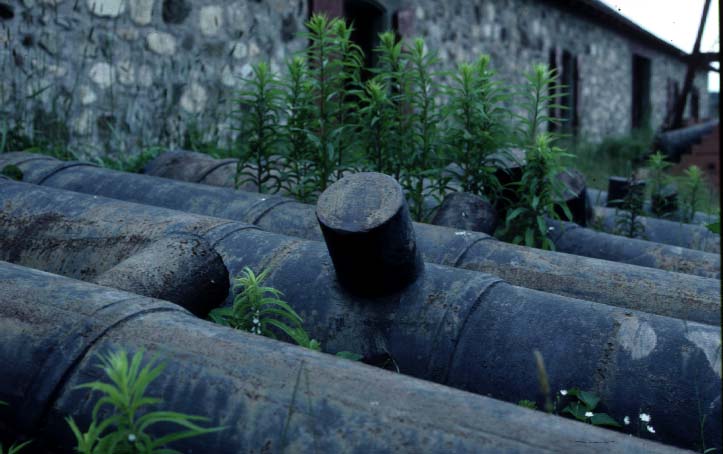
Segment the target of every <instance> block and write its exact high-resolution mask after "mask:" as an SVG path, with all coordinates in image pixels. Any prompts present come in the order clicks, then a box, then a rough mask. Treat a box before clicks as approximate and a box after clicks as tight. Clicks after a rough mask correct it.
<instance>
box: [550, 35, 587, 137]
mask: <svg viewBox="0 0 723 454" xmlns="http://www.w3.org/2000/svg"><path fill="white" fill-rule="evenodd" d="M548 65H549V67H550V69H552V70H556V71H557V73H558V79H557V80H558V83H559V84H560V85H562V88H560V89H558V90H559V92H558V91H557V90H555V89H554V88H551V89H550V90H551V91H550V95H553V96H554V95H561V96H560V97H559V98H556V104H559V105H560V106H562V107H550V109H549V115H550V117H551V118H556V119H558V120H559V124H555V123H552V122H550V123H548V130H549V131H551V132H561V133H563V134H570V135H576V134H577V131H578V128H579V126H580V124H579V123H580V116H579V111H578V110H579V109H578V106H579V93H580V76H579V72H578V64H577V56H575V55H574V54H572V53H571V52H569V51H567V50H563V51H562V52H560V51H559V50H557V49H551V50H550V55H549V62H548Z"/></svg>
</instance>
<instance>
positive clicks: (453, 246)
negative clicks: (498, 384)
mask: <svg viewBox="0 0 723 454" xmlns="http://www.w3.org/2000/svg"><path fill="white" fill-rule="evenodd" d="M3 163H4V164H7V165H9V164H15V165H17V166H18V167H19V168H20V169H21V171H22V173H23V178H24V180H25V181H27V182H30V183H35V184H40V185H43V186H46V187H52V188H57V189H65V190H71V191H75V192H81V193H86V194H91V195H98V196H104V197H110V198H114V199H119V200H125V201H129V202H135V203H141V204H146V205H154V206H159V207H165V208H170V209H174V210H180V211H186V212H192V213H196V214H202V215H208V216H213V217H218V218H225V219H230V220H235V221H240V222H244V223H249V224H255V225H256V226H258V227H260V228H262V229H264V230H267V231H270V232H276V233H280V234H284V235H288V236H292V237H298V238H303V239H308V240H316V241H321V240H322V234H321V230H320V228H319V224H318V222H317V219H316V214H315V213H314V207H313V206H312V205H307V204H303V203H299V202H296V201H294V200H292V199H288V198H284V197H280V196H273V195H264V194H259V193H255V192H245V191H236V190H233V189H230V188H222V187H213V186H208V185H202V184H192V183H185V182H181V181H175V180H171V179H166V178H158V177H152V176H148V175H138V174H131V173H125V172H118V171H114V170H110V169H104V168H99V167H96V166H93V165H92V164H85V163H81V162H62V161H58V160H55V159H53V158H50V157H46V156H40V155H32V154H24V153H6V154H5V155H0V166H1V165H2V164H3ZM414 229H415V233H416V244H417V248H418V249H419V250H420V252H421V254H422V257H423V259H424V261H426V262H430V263H437V264H441V265H447V266H453V267H457V268H464V269H469V270H474V271H481V272H486V273H490V274H494V275H496V276H499V277H501V278H502V279H504V280H506V281H508V282H510V283H512V284H514V285H518V286H521V287H527V288H532V289H536V290H541V291H545V292H549V293H555V294H560V295H564V296H569V297H572V298H578V299H583V300H589V301H593V302H597V303H603V304H609V305H614V306H621V307H625V308H629V309H636V310H642V311H645V312H650V313H655V314H659V315H666V316H671V317H675V318H680V319H686V320H692V321H697V322H702V323H710V324H715V325H718V324H720V320H721V319H720V281H718V280H716V279H711V278H703V277H699V276H693V275H689V274H683V273H671V272H666V271H662V270H659V269H654V268H647V267H641V266H634V265H628V264H624V263H618V262H611V261H602V260H598V259H592V258H588V257H583V256H576V255H571V254H564V253H559V252H550V251H543V250H539V249H532V248H525V247H521V246H515V245H511V244H507V243H504V242H501V241H496V240H494V239H493V238H491V237H489V236H487V235H484V234H481V233H476V232H466V231H459V230H454V229H449V228H443V227H438V226H432V225H428V224H415V225H414ZM154 296H158V297H161V296H162V295H154ZM166 299H168V298H166Z"/></svg>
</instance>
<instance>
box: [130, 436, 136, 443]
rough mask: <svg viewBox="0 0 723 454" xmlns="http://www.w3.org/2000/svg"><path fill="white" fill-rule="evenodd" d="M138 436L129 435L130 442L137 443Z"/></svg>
mask: <svg viewBox="0 0 723 454" xmlns="http://www.w3.org/2000/svg"><path fill="white" fill-rule="evenodd" d="M135 441H136V436H135V435H134V434H128V442H129V443H135Z"/></svg>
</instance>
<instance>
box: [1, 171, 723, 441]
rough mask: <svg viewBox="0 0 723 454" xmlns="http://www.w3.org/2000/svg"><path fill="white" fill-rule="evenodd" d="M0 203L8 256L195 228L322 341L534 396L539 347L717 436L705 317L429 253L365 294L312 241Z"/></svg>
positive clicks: (223, 224)
mask: <svg viewBox="0 0 723 454" xmlns="http://www.w3.org/2000/svg"><path fill="white" fill-rule="evenodd" d="M0 207H2V211H1V212H0V251H3V253H4V254H7V255H9V257H10V258H11V259H12V258H14V257H22V256H23V253H22V251H23V250H25V249H29V250H32V249H42V248H43V246H45V247H50V246H51V245H57V244H58V243H59V242H62V241H80V240H82V239H83V238H88V237H104V236H105V237H108V236H110V237H117V236H131V235H139V236H144V235H145V236H147V237H148V238H153V237H163V236H165V235H167V234H168V233H169V231H173V232H175V233H182V232H192V233H193V234H195V235H198V236H199V237H201V238H203V239H205V240H206V241H207V242H208V243H209V244H211V245H212V246H213V247H214V249H215V250H216V252H218V253H219V255H221V257H222V258H223V259H224V263H225V265H226V267H227V269H228V270H229V272H230V273H231V274H233V275H235V274H238V273H240V272H241V270H242V269H243V267H245V266H249V267H251V268H252V269H253V270H256V271H258V270H262V269H270V272H269V275H268V280H267V281H266V282H265V285H268V286H271V287H274V288H276V289H278V290H280V291H281V292H283V294H284V299H285V300H286V301H287V302H288V303H289V304H291V305H292V307H294V309H295V310H296V311H297V312H298V313H299V314H300V315H301V317H302V318H303V319H304V327H305V329H306V330H307V331H308V332H309V333H310V334H311V336H313V337H314V338H316V339H317V340H319V341H320V342H321V344H322V345H323V346H324V348H325V349H326V350H327V351H329V352H338V351H342V350H346V351H352V352H357V353H359V354H362V355H364V356H366V357H375V356H381V355H387V356H388V357H389V359H390V361H392V362H393V364H395V365H396V367H398V369H399V370H400V371H401V372H402V373H404V374H407V375H412V376H415V377H418V378H422V379H426V380H430V381H435V382H438V383H442V384H446V385H449V386H452V387H456V388H460V389H464V390H467V391H471V392H474V393H477V394H483V395H488V396H490V397H495V398H498V399H501V400H507V401H512V402H517V401H519V400H520V399H531V398H533V397H534V396H536V395H537V392H538V385H537V370H536V369H535V366H534V364H533V362H532V361H531V355H532V352H533V351H534V350H538V351H540V352H541V354H542V356H543V357H544V358H545V362H546V364H547V370H548V372H549V382H550V386H551V387H552V389H562V388H565V389H567V388H570V387H573V386H577V387H580V388H582V389H588V390H592V391H593V392H595V393H596V394H598V395H599V396H600V398H601V399H602V402H604V404H605V407H604V408H605V409H607V410H608V413H609V414H611V415H612V416H613V417H614V418H616V419H617V420H619V421H620V420H622V419H623V417H624V416H626V415H635V414H637V413H636V412H639V411H640V410H641V409H645V410H646V411H648V412H654V414H655V420H656V421H657V426H656V430H657V432H658V434H659V437H660V440H662V441H665V442H667V443H671V444H676V445H680V446H686V447H690V446H693V445H694V444H695V443H696V442H697V440H699V439H700V436H699V434H700V430H699V424H700V419H699V416H698V410H699V408H703V411H704V412H705V414H704V416H705V417H706V421H707V423H706V424H707V425H706V432H705V433H706V437H708V438H710V439H711V440H719V439H720V426H721V424H720V423H721V407H720V405H721V400H720V393H721V390H720V329H719V328H717V327H714V326H710V325H706V324H698V323H694V322H686V321H682V320H678V319H674V318H668V317H661V316H657V315H652V314H647V313H643V312H638V311H633V310H629V309H623V308H616V307H612V306H607V305H602V304H595V303H590V302H587V301H581V300H575V299H571V298H566V297H562V296H557V295H552V294H548V293H543V292H539V291H535V290H530V289H526V288H522V287H515V286H512V285H509V284H507V283H505V282H504V281H502V280H500V279H499V278H496V277H494V276H491V275H488V274H483V273H478V272H472V271H468V270H461V269H456V268H449V267H443V266H439V265H434V264H431V263H426V264H425V266H424V272H423V273H420V274H419V276H418V277H417V278H416V279H415V280H414V281H413V282H411V283H410V284H409V285H408V286H407V287H405V288H404V289H402V290H400V291H398V292H394V293H392V294H388V295H380V296H374V297H365V296H360V295H357V294H354V293H352V292H350V291H348V290H347V289H346V288H344V286H343V285H342V284H341V283H340V282H339V281H338V279H337V277H336V274H337V273H336V271H335V269H334V266H333V264H332V262H331V259H330V257H329V255H328V253H327V250H326V246H325V245H324V244H323V243H320V242H315V241H307V240H301V239H298V238H289V237H285V236H282V235H278V234H272V233H269V232H264V231H262V230H259V229H257V228H254V227H253V226H250V225H248V224H242V223H238V222H232V221H228V220H223V219H215V218H208V217H204V216H199V215H191V214H187V213H178V212H174V211H172V210H167V209H162V208H158V207H153V206H146V205H135V204H131V203H127V202H121V201H117V200H111V199H104V198H101V197H93V196H88V195H84V194H78V193H73V192H68V191H61V190H57V189H51V188H44V187H40V186H33V185H28V184H26V183H19V182H12V181H0ZM99 218H102V219H105V220H106V221H107V222H103V223H99V222H98V219H99ZM39 225H42V227H43V228H42V229H39V228H35V229H34V227H35V226H39ZM28 229H34V230H28ZM28 231H33V232H34V234H33V235H32V236H31V237H28V236H27V235H26V233H25V232H28ZM6 245H13V248H12V249H8V247H7V246H6ZM8 250H9V253H8V252H7V251H8ZM701 402H702V403H703V405H702V407H700V406H699V405H701ZM711 443H713V442H709V443H708V444H709V445H711ZM715 443H718V442H717V441H715Z"/></svg>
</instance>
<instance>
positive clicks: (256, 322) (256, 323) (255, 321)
mask: <svg viewBox="0 0 723 454" xmlns="http://www.w3.org/2000/svg"><path fill="white" fill-rule="evenodd" d="M251 321H252V322H253V324H254V325H258V324H259V319H258V318H256V317H254V319H253V320H251Z"/></svg>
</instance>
